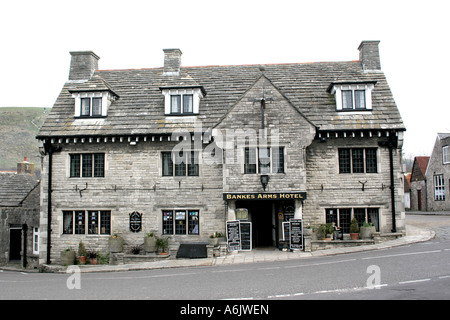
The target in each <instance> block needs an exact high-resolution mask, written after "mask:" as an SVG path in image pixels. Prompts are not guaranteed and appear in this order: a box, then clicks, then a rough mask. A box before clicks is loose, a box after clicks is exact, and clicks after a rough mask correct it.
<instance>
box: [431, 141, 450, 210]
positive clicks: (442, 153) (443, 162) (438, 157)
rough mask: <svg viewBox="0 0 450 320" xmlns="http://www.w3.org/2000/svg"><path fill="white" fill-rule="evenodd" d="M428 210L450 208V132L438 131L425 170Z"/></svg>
mask: <svg viewBox="0 0 450 320" xmlns="http://www.w3.org/2000/svg"><path fill="white" fill-rule="evenodd" d="M425 177H426V181H427V210H428V211H449V210H450V193H449V185H450V133H438V134H437V137H436V142H435V144H434V147H433V151H432V153H431V156H430V160H429V162H428V166H427V169H426V172H425Z"/></svg>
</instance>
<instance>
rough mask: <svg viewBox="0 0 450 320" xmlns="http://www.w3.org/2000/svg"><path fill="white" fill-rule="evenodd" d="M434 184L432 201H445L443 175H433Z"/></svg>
mask: <svg viewBox="0 0 450 320" xmlns="http://www.w3.org/2000/svg"><path fill="white" fill-rule="evenodd" d="M433 182H434V201H445V179H444V175H443V174H435V175H434V176H433Z"/></svg>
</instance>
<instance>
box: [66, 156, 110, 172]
mask: <svg viewBox="0 0 450 320" xmlns="http://www.w3.org/2000/svg"><path fill="white" fill-rule="evenodd" d="M80 176H81V177H83V178H91V177H94V178H103V177H104V176H105V154H104V153H82V154H71V155H70V177H71V178H79V177H80Z"/></svg>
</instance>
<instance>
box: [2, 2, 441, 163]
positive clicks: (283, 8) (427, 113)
mask: <svg viewBox="0 0 450 320" xmlns="http://www.w3.org/2000/svg"><path fill="white" fill-rule="evenodd" d="M447 3H448V4H447ZM449 4H450V2H449V1H448V0H428V1H416V0H410V1H399V0H395V1H393V0H390V1H386V0H376V1H361V0H357V1H350V0H341V1H331V0H314V1H311V0H307V1H301V0H294V1H290V0H272V1H266V0H257V1H253V0H239V1H236V0H227V1H213V0H209V1H206V0H205V1H203V0H201V1H200V0H199V1H197V0H189V1H186V0H184V1H183V0H181V1H180V0H172V1H170V0H164V1H149V0H147V1H138V0H127V1H123V0H120V1H116V0H108V1H104V0H101V1H99V0H89V1H86V0H77V1H66V0H58V1H51V0H40V1H35V0H33V1H30V0H23V1H2V2H1V4H0V44H1V50H0V72H1V75H0V106H3V107H6V106H34V107H51V106H52V105H53V103H54V102H55V100H56V98H57V96H58V94H59V92H60V90H61V88H62V86H63V84H64V82H65V81H66V80H67V78H68V74H69V66H70V54H69V51H79V50H92V51H94V52H95V53H96V54H97V55H99V56H100V58H101V59H100V61H99V68H100V69H128V68H151V67H162V65H163V58H164V56H163V51H162V49H163V48H180V49H181V51H182V52H183V57H182V65H183V66H198V65H229V64H256V63H287V62H315V61H349V60H358V59H359V52H358V50H357V49H358V46H359V44H360V43H361V41H362V40H380V41H381V43H380V56H381V68H382V70H383V71H384V73H385V74H386V77H387V80H388V82H389V84H390V87H391V90H392V92H393V94H394V98H395V100H396V103H397V105H398V107H399V109H400V113H401V115H402V118H403V121H404V122H405V125H406V128H407V131H406V134H405V143H404V148H403V149H404V153H405V154H406V155H414V156H416V155H430V153H431V150H432V148H433V145H434V142H435V139H436V134H437V133H438V132H450V111H449V110H450V108H449V100H447V99H446V98H447V93H448V91H449V87H448V84H447V81H448V77H449V75H450V64H449V61H450V54H449V51H448V44H447V43H448V40H449V31H450V23H449V10H448V9H449V8H448V7H449Z"/></svg>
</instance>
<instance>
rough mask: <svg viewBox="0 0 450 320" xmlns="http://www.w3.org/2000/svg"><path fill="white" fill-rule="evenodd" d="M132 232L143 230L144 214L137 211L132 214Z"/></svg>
mask: <svg viewBox="0 0 450 320" xmlns="http://www.w3.org/2000/svg"><path fill="white" fill-rule="evenodd" d="M130 230H131V231H132V232H139V231H141V230H142V214H140V213H139V212H137V211H134V212H133V213H130Z"/></svg>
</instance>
